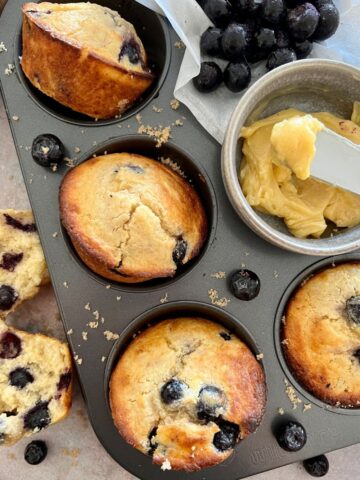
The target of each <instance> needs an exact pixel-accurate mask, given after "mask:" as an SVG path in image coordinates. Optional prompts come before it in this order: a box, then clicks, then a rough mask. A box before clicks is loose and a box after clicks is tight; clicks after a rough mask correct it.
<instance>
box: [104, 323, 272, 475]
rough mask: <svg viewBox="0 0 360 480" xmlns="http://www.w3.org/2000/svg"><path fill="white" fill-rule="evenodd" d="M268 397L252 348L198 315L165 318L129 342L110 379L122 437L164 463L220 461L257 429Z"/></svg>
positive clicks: (195, 465)
mask: <svg viewBox="0 0 360 480" xmlns="http://www.w3.org/2000/svg"><path fill="white" fill-rule="evenodd" d="M265 402H266V386H265V378H264V372H263V370H262V368H261V366H260V364H259V363H258V362H257V361H256V359H255V357H254V356H253V354H252V353H251V352H250V350H249V349H248V348H247V347H246V345H244V343H243V342H241V341H240V340H239V339H238V338H237V337H236V336H234V335H232V334H231V333H229V332H227V331H226V330H225V329H224V327H222V326H220V325H218V324H216V323H213V322H211V321H209V320H205V319H203V318H177V319H172V320H165V321H162V322H160V323H158V324H156V325H155V326H152V327H150V328H149V329H147V330H145V331H144V332H143V333H141V334H140V335H139V336H137V337H136V338H135V340H133V341H132V342H131V344H130V345H129V346H128V347H127V349H126V350H125V353H124V354H123V355H122V357H121V358H120V360H119V362H118V364H117V365H116V367H115V369H114V371H113V373H112V376H111V381H110V404H111V410H112V415H113V419H114V422H115V424H116V426H117V428H118V430H119V432H120V434H121V435H122V436H123V437H124V439H125V440H126V441H127V442H128V443H130V444H131V445H132V446H133V447H135V448H137V449H138V450H140V451H141V452H143V453H145V454H148V455H152V457H153V462H154V463H156V464H158V465H162V467H163V468H171V469H173V470H186V471H189V472H190V471H195V470H200V469H201V468H204V467H210V466H212V465H216V464H218V463H220V462H222V461H224V460H225V459H226V458H227V457H229V455H231V453H232V451H233V449H234V447H235V445H236V443H237V442H238V441H240V440H243V439H244V438H245V437H247V436H248V435H249V434H250V433H252V432H254V431H255V430H256V428H257V427H258V425H259V424H260V422H261V418H262V416H263V413H264V409H265Z"/></svg>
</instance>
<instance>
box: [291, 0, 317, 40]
mask: <svg viewBox="0 0 360 480" xmlns="http://www.w3.org/2000/svg"><path fill="white" fill-rule="evenodd" d="M318 23H319V12H318V11H317V10H316V8H315V7H314V5H312V4H311V3H303V4H301V5H298V6H297V7H295V8H293V9H291V10H289V11H288V14H287V26H288V29H289V33H290V35H291V36H292V37H293V38H294V39H295V40H296V41H298V42H303V41H304V40H306V39H307V38H309V37H311V35H312V34H313V33H314V32H315V30H316V27H317V26H318Z"/></svg>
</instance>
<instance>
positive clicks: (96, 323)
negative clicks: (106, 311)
mask: <svg viewBox="0 0 360 480" xmlns="http://www.w3.org/2000/svg"><path fill="white" fill-rule="evenodd" d="M86 325H87V326H88V327H90V328H98V326H99V322H89V323H87V324H86Z"/></svg>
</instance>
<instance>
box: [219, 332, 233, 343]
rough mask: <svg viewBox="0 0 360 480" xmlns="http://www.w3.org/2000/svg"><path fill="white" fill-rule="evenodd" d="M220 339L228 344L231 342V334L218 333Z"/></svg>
mask: <svg viewBox="0 0 360 480" xmlns="http://www.w3.org/2000/svg"><path fill="white" fill-rule="evenodd" d="M219 335H220V337H222V338H223V339H224V340H225V341H226V342H229V341H230V340H231V333H228V332H220V333H219Z"/></svg>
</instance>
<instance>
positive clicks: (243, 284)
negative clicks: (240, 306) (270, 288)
mask: <svg viewBox="0 0 360 480" xmlns="http://www.w3.org/2000/svg"><path fill="white" fill-rule="evenodd" d="M230 288H231V291H232V293H233V294H234V295H235V297H236V298H238V299H239V300H245V301H249V300H252V299H253V298H255V297H257V296H258V295H259V292H260V279H259V277H258V276H257V275H256V273H254V272H252V271H251V270H245V269H241V270H237V271H236V272H235V273H233V275H232V276H231V279H230Z"/></svg>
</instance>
